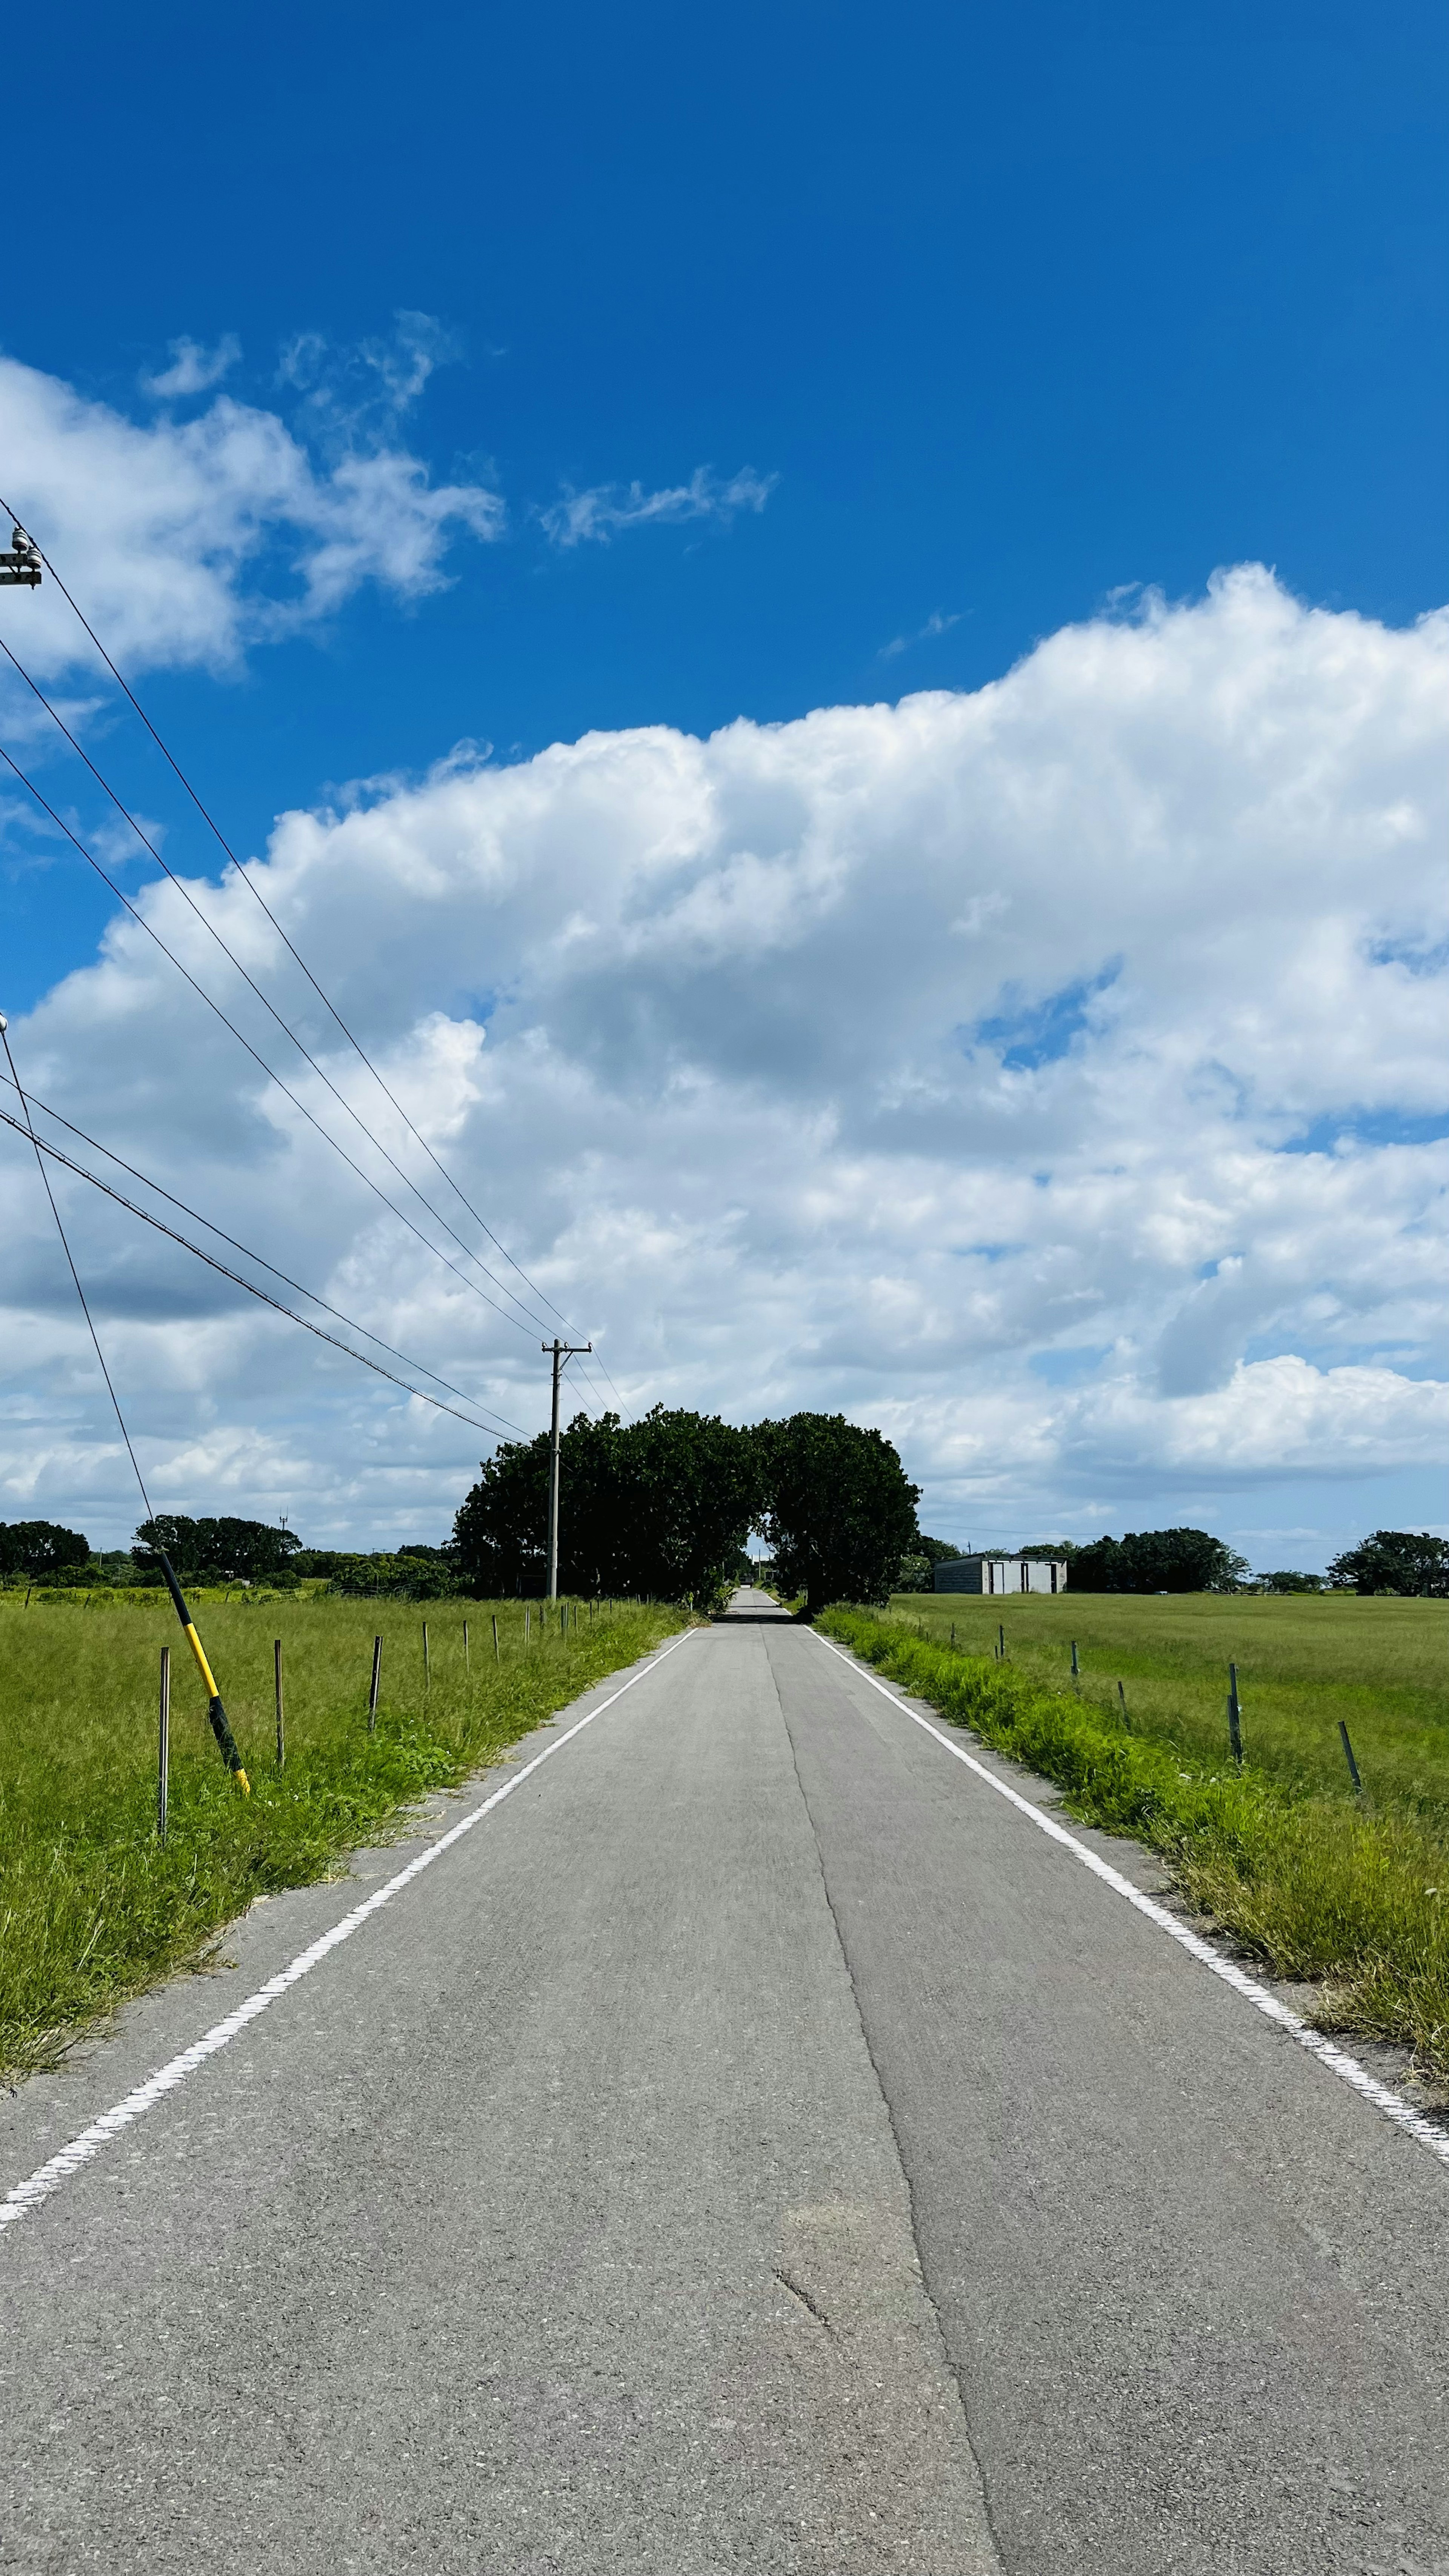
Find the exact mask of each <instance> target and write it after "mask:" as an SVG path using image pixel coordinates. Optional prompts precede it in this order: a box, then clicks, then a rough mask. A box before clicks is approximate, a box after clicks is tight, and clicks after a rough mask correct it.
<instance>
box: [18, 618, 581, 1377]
mask: <svg viewBox="0 0 1449 2576" xmlns="http://www.w3.org/2000/svg"><path fill="white" fill-rule="evenodd" d="M0 653H3V654H4V655H5V657H6V660H7V661H8V662H10V663H11V664H12V665H13V666H14V668H15V669H16V670H17V671H18V672H19V674H20V677H21V679H22V680H23V681H24V682H25V685H26V687H27V688H28V689H30V690H32V691H33V692H34V695H35V696H36V697H37V698H38V699H39V701H40V704H41V705H42V706H43V707H44V709H45V712H46V714H47V715H48V716H49V717H50V718H51V719H52V721H53V722H54V724H55V725H56V726H57V728H58V729H59V731H60V732H61V733H63V734H64V736H65V739H66V741H67V742H68V743H69V744H70V747H71V749H72V751H73V752H74V753H75V755H76V758H77V759H78V760H80V761H83V762H84V764H85V766H86V768H87V769H88V770H89V771H90V774H91V776H92V778H93V779H94V780H95V782H96V785H97V786H98V787H99V788H100V789H101V792H102V794H103V795H106V796H108V797H109V798H110V801H111V803H112V804H113V805H114V807H115V809H116V812H117V813H118V814H119V815H120V816H121V819H122V821H123V822H124V823H126V824H127V825H128V826H129V828H130V830H131V831H133V832H134V833H135V835H136V838H137V840H138V841H139V842H140V844H141V847H142V849H143V850H145V851H146V852H147V853H148V855H149V856H150V857H151V858H153V859H154V860H155V862H156V865H157V867H158V868H159V869H160V870H161V873H162V875H163V876H164V877H165V878H166V879H167V880H168V882H169V883H170V884H171V885H173V886H174V887H175V889H176V891H177V893H178V894H179V895H180V897H181V900H182V902H183V903H184V904H185V905H186V906H187V909H188V910H189V911H190V912H191V913H192V914H193V915H194V917H195V919H196V920H197V921H199V922H200V924H201V926H202V928H203V930H205V931H206V932H207V933H208V934H209V936H210V937H211V938H212V939H214V940H215V942H216V945H217V947H218V948H219V949H220V950H221V953H222V955H223V957H225V958H226V960H227V962H228V964H229V965H231V966H233V967H234V968H235V970H236V972H237V974H238V975H240V977H241V979H242V982H243V983H244V984H245V985H246V986H247V988H248V990H249V991H250V992H252V993H254V994H255V995H256V998H257V1000H258V1001H259V1002H260V1003H261V1006H262V1008H263V1010H264V1011H265V1012H267V1014H268V1015H269V1017H270V1018H272V1019H273V1020H275V1021H276V1024H277V1026H278V1028H279V1029H280V1030H281V1032H282V1034H283V1036H284V1037H286V1038H290V1040H291V1042H292V1044H293V1046H294V1047H295V1048H296V1050H297V1053H298V1054H299V1055H300V1056H301V1058H302V1060H303V1062H304V1063H305V1064H306V1065H308V1066H309V1067H310V1069H311V1071H312V1072H313V1073H315V1074H316V1076H317V1079H318V1081H319V1082H321V1083H322V1084H324V1085H325V1087H326V1089H327V1090H328V1091H330V1092H331V1094H332V1097H333V1099H334V1100H335V1101H336V1102H337V1104H338V1106H339V1107H340V1108H342V1109H345V1110H346V1112H347V1115H348V1117H349V1118H350V1119H351V1120H352V1122H353V1125H354V1126H355V1127H357V1128H358V1129H359V1130H360V1132H361V1133H362V1134H363V1135H364V1136H365V1137H366V1138H367V1141H368V1143H369V1145H371V1146H372V1147H373V1148H374V1150H375V1151H376V1152H377V1153H379V1154H381V1156H382V1158H383V1161H384V1162H385V1163H386V1164H387V1165H388V1166H389V1168H390V1169H391V1170H392V1171H394V1172H395V1173H396V1174H397V1177H398V1179H399V1180H400V1181H401V1182H402V1185H403V1187H404V1189H407V1190H411V1192H412V1194H413V1197H414V1198H415V1199H416V1200H417V1202H418V1205H419V1206H420V1207H424V1208H426V1209H427V1212H428V1214H429V1216H430V1217H431V1218H432V1219H433V1222H434V1224H435V1225H440V1226H441V1227H442V1229H443V1231H444V1233H445V1234H449V1235H451V1236H452V1238H453V1241H454V1242H455V1243H456V1245H457V1246H458V1249H459V1251H460V1252H461V1253H462V1255H463V1257H464V1259H465V1260H466V1261H472V1262H475V1263H476V1264H477V1267H478V1268H479V1269H480V1270H481V1271H482V1273H483V1276H484V1278H485V1279H491V1280H492V1282H493V1285H494V1287H495V1288H501V1289H502V1291H503V1294H504V1296H505V1297H511V1298H512V1300H513V1303H514V1304H515V1306H517V1307H519V1308H520V1310H521V1312H522V1313H523V1314H525V1315H527V1317H528V1321H529V1323H530V1324H532V1325H536V1326H537V1327H538V1329H539V1330H540V1331H541V1332H547V1330H548V1326H547V1325H546V1324H545V1322H544V1320H543V1317H542V1316H541V1315H535V1314H533V1313H532V1312H531V1311H530V1309H529V1308H528V1307H527V1306H525V1305H524V1303H523V1300H522V1298H521V1297H520V1296H519V1294H518V1291H517V1289H516V1288H510V1287H509V1285H508V1283H507V1281H506V1280H503V1279H500V1278H499V1277H498V1275H497V1273H496V1271H492V1270H490V1269H489V1267H488V1264H487V1262H486V1261H483V1260H482V1259H480V1257H479V1255H478V1254H477V1253H476V1252H474V1251H473V1249H472V1247H471V1245H469V1244H467V1243H465V1242H464V1241H463V1238H462V1236H461V1235H460V1234H459V1233H457V1231H456V1230H455V1228H454V1227H452V1226H451V1225H449V1223H448V1220H447V1218H446V1217H445V1216H441V1215H440V1214H439V1212H438V1210H437V1209H436V1208H435V1207H434V1206H433V1204H432V1201H431V1200H430V1199H426V1198H424V1196H423V1193H422V1191H421V1190H420V1189H419V1188H418V1186H417V1183H416V1182H415V1181H413V1180H410V1179H409V1177H408V1174H407V1173H406V1172H405V1171H404V1170H403V1167H402V1165H401V1163H399V1162H398V1161H397V1160H396V1159H395V1158H394V1156H393V1155H391V1154H390V1153H389V1152H388V1149H387V1147H386V1146H385V1145H384V1144H383V1142H382V1139H381V1137H379V1136H375V1135H374V1134H373V1132H372V1129H371V1128H370V1127H369V1126H368V1124H367V1121H366V1119H365V1118H362V1117H360V1116H359V1114H358V1112H357V1110H356V1109H354V1107H353V1105H352V1103H351V1101H350V1100H349V1099H348V1098H347V1095H346V1093H345V1092H342V1091H339V1090H338V1088H337V1085H336V1083H335V1082H334V1081H333V1080H332V1078H331V1076H330V1075H329V1074H327V1073H326V1072H324V1070H323V1068H322V1066H321V1065H320V1064H319V1063H318V1062H317V1059H316V1057H315V1056H314V1055H313V1054H312V1053H311V1051H310V1049H309V1048H308V1047H307V1046H306V1045H305V1044H304V1043H303V1041H302V1039H301V1038H299V1037H298V1035H297V1032H296V1030H295V1029H294V1028H292V1027H291V1025H290V1023H289V1022H288V1021H286V1020H284V1019H283V1017H282V1014H281V1012H280V1011H279V1010H278V1009H277V1008H276V1005H275V1004H274V1003H272V1002H270V1001H268V999H267V996H266V994H265V993H264V992H263V991H262V988H261V986H260V984H259V983H258V982H257V980H256V978H255V976H254V975H251V974H249V973H248V971H247V969H246V967H245V966H244V965H243V964H242V962H241V959H240V958H239V957H238V956H237V954H236V951H235V949H233V948H231V947H229V946H228V944H227V942H226V940H225V939H223V937H222V935H221V932H220V931H219V930H218V929H217V927H216V924H215V922H214V921H212V920H210V919H209V917H208V916H207V914H206V913H205V912H203V910H202V908H201V906H200V904H199V903H198V902H197V901H196V899H195V897H194V895H193V894H192V892H191V889H190V887H189V886H188V885H187V883H186V881H185V879H184V878H183V877H179V876H178V875H177V874H176V871H175V869H174V868H173V867H171V866H170V865H169V863H168V862H167V861H166V860H165V859H163V857H162V856H161V853H160V851H159V850H158V849H157V847H156V844H155V842H154V841H153V840H152V839H151V838H150V837H149V835H148V834H147V833H145V832H143V831H142V829H141V826H140V824H139V823H138V822H137V820H136V818H135V815H134V814H132V813H131V812H130V811H129V809H128V808H127V807H126V806H125V805H124V804H123V803H122V801H121V799H120V797H119V796H118V795H117V794H116V791H115V789H114V788H113V787H112V786H111V784H110V781H109V780H108V779H107V778H105V777H104V776H103V775H102V773H101V771H100V770H99V769H97V767H96V764H95V762H94V761H93V760H92V759H91V757H90V755H89V753H88V752H86V751H85V750H83V749H82V747H81V745H80V743H78V742H77V740H76V738H75V735H74V734H73V733H72V732H71V729H70V727H69V725H68V724H67V723H66V721H65V719H64V717H63V716H62V715H60V714H59V713H58V711H57V709H56V708H54V707H53V706H52V705H51V703H50V700H49V698H48V697H47V696H46V695H45V692H44V690H43V689H41V688H40V687H39V686H38V685H37V683H36V682H35V681H34V680H32V678H31V676H30V673H29V672H28V671H27V670H26V668H25V665H24V663H23V662H22V661H20V660H19V658H18V656H17V655H16V654H15V653H14V652H13V651H12V650H11V647H10V646H9V645H8V644H7V643H6V641H5V638H4V636H3V635H0ZM324 998H325V996H324ZM326 1132H327V1131H326V1129H325V1128H324V1129H322V1130H321V1133H323V1134H324V1135H325V1134H326ZM328 1141H329V1143H331V1142H333V1141H335V1140H334V1139H332V1138H330V1137H329V1139H328ZM480 1222H481V1220H480ZM542 1302H544V1303H545V1304H546V1303H547V1300H546V1299H545V1300H543V1301H542ZM499 1311H500V1313H502V1312H504V1311H505V1310H504V1309H502V1308H500V1310H499ZM554 1311H555V1313H556V1312H557V1308H555V1310H554Z"/></svg>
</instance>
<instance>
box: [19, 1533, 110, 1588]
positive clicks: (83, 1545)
mask: <svg viewBox="0 0 1449 2576" xmlns="http://www.w3.org/2000/svg"><path fill="white" fill-rule="evenodd" d="M90 1552H91V1550H90V1541H89V1539H87V1538H86V1537H85V1536H84V1535H83V1533H82V1532H81V1531H80V1530H73V1529H66V1528H65V1527H64V1526H63V1525H62V1523H61V1522H59V1521H0V1574H4V1575H12V1574H23V1575H24V1576H26V1578H27V1579H28V1580H29V1581H31V1582H33V1581H34V1580H35V1578H36V1576H37V1575H46V1574H60V1573H63V1572H64V1571H65V1570H66V1568H68V1567H70V1566H77V1565H84V1564H85V1563H86V1562H87V1560H88V1558H89V1556H90Z"/></svg>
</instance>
